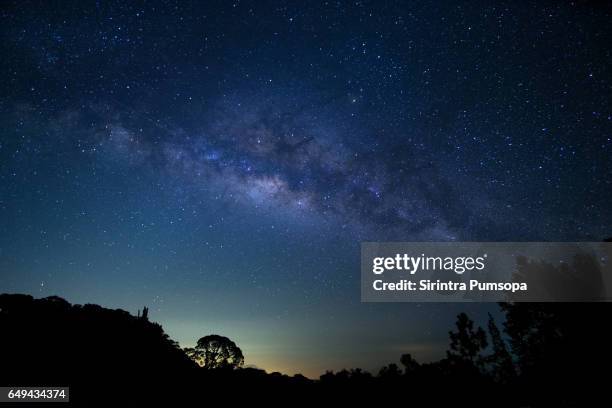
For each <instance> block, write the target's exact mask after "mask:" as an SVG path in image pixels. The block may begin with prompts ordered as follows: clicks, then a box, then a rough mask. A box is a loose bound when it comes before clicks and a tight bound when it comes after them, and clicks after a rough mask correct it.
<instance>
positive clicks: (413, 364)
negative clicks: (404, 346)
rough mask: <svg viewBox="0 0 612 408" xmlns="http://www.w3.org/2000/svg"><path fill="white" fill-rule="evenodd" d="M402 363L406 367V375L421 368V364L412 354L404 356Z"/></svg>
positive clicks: (401, 359) (401, 358)
mask: <svg viewBox="0 0 612 408" xmlns="http://www.w3.org/2000/svg"><path fill="white" fill-rule="evenodd" d="M400 363H402V365H403V366H404V373H406V374H408V373H412V372H414V371H416V370H417V369H418V368H419V363H418V362H417V361H416V360H415V359H414V358H413V357H412V355H411V354H408V353H406V354H402V356H401V357H400Z"/></svg>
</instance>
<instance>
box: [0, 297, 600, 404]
mask: <svg viewBox="0 0 612 408" xmlns="http://www.w3.org/2000/svg"><path fill="white" fill-rule="evenodd" d="M500 307H501V309H502V311H503V314H504V316H505V319H504V321H503V322H495V321H494V319H493V318H492V317H489V321H488V323H487V325H486V327H479V326H477V325H476V324H475V323H474V322H473V321H472V320H471V319H470V318H469V317H468V316H467V315H466V314H464V313H461V314H459V315H458V318H457V322H456V325H455V327H454V328H452V330H450V332H449V348H448V351H447V354H446V357H445V358H444V359H442V360H440V361H437V362H432V363H419V362H418V361H416V360H415V359H414V358H413V357H412V356H411V355H410V354H404V355H401V356H398V361H397V362H394V363H391V364H388V365H386V366H384V367H383V368H382V369H381V370H380V371H379V372H378V373H374V374H372V373H369V372H366V371H364V370H361V369H359V368H355V369H348V370H341V371H338V372H331V371H330V372H326V373H325V374H323V375H322V376H321V377H320V379H319V380H316V381H313V380H310V379H307V378H306V377H304V376H301V375H296V376H292V377H289V376H286V375H283V374H280V373H271V374H268V373H266V372H264V371H263V370H258V369H254V368H243V367H242V366H243V361H244V357H243V355H242V351H241V350H240V348H239V347H238V346H237V345H236V344H235V343H233V342H232V341H231V340H230V339H227V338H225V337H223V336H218V335H209V336H205V337H203V338H201V339H200V340H199V341H198V343H197V345H196V347H194V348H190V349H185V350H181V349H180V348H179V347H178V344H176V343H175V342H174V341H172V340H171V339H170V338H169V337H168V336H167V335H166V334H165V333H164V331H163V329H162V327H161V326H160V325H159V324H157V323H154V322H151V321H149V320H148V314H147V312H146V311H143V313H142V314H139V315H138V316H133V315H131V314H130V313H128V312H126V311H123V310H110V309H106V308H103V307H100V306H97V305H89V304H88V305H82V306H81V305H71V304H70V303H68V302H66V301H65V300H63V299H61V298H58V297H48V298H44V299H34V298H33V297H31V296H28V295H7V294H5V295H0V362H1V365H0V385H15V386H16V385H57V386H60V385H69V386H71V398H72V399H73V400H75V401H81V402H88V403H91V402H94V401H95V402H101V401H102V402H103V401H106V402H111V401H112V402H115V401H117V400H118V399H129V400H134V401H142V400H146V401H155V402H158V401H159V400H160V399H168V400H171V401H175V400H177V399H180V400H181V401H187V400H188V401H192V400H199V399H200V398H204V397H205V398H206V400H208V401H210V400H212V399H215V400H217V399H219V398H221V397H224V396H225V397H227V398H232V399H236V398H247V397H248V396H249V395H259V394H261V393H264V394H265V395H269V396H270V398H278V399H283V398H293V399H296V398H297V399H300V400H304V399H307V400H310V401H313V402H324V401H326V400H327V399H330V398H334V399H335V398H339V399H341V400H343V401H355V402H363V401H365V400H372V401H378V402H382V401H394V402H396V401H401V402H412V403H414V404H415V405H416V406H419V405H425V404H433V405H439V404H443V403H449V404H469V405H471V406H509V407H510V406H512V407H514V406H516V407H519V406H585V405H594V404H595V403H596V402H595V401H597V398H599V397H600V396H601V395H602V394H603V392H604V390H605V389H606V388H605V386H606V385H607V382H608V380H607V375H606V374H605V373H606V372H607V370H608V369H609V368H610V367H611V363H612V359H611V355H612V352H611V350H610V344H612V336H611V328H610V320H609V312H610V311H612V309H610V306H609V304H608V303H590V304H587V303H573V304H560V303H557V304H534V303H514V304H510V303H504V304H500ZM226 390H229V391H230V392H229V393H227V391H226ZM221 399H222V398H221ZM283 401H285V402H287V403H290V402H291V401H292V400H291V399H286V400H283ZM597 405H599V404H597Z"/></svg>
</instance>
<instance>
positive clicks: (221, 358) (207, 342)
mask: <svg viewBox="0 0 612 408" xmlns="http://www.w3.org/2000/svg"><path fill="white" fill-rule="evenodd" d="M184 350H185V353H187V355H188V356H189V357H190V358H191V359H192V360H194V361H195V362H196V363H198V364H199V365H200V366H201V367H203V368H206V369H219V368H229V369H233V368H237V367H242V365H243V364H244V356H243V355H242V350H240V347H238V346H237V345H236V343H234V342H233V341H231V340H230V339H228V338H227V337H224V336H219V335H217V334H211V335H208V336H204V337H202V338H201V339H199V340H198V343H197V344H196V346H195V347H194V348H185V349H184Z"/></svg>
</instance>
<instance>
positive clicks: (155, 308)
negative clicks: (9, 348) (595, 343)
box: [0, 1, 612, 377]
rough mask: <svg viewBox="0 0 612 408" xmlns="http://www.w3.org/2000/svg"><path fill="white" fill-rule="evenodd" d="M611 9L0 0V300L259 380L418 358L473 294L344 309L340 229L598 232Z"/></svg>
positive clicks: (387, 235)
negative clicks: (132, 333)
mask: <svg viewBox="0 0 612 408" xmlns="http://www.w3.org/2000/svg"><path fill="white" fill-rule="evenodd" d="M518 3H520V5H519V4H518ZM611 14H612V13H611V10H610V7H609V6H602V5H600V4H599V3H589V2H586V3H585V2H575V3H572V2H569V1H568V2H565V1H563V2H561V1H550V2H546V1H540V2H537V3H536V2H531V3H528V2H515V1H508V2H495V1H482V2H479V1H470V2H465V3H462V2H447V1H431V2H409V3H408V2H407V3H401V2H385V1H376V2H374V1H373V2H367V1H353V2H322V3H319V2H310V1H309V2H297V1H296V2H290V3H287V4H284V5H283V4H282V3H281V2H266V1H253V2H238V1H236V2H231V1H202V2H186V1H185V2H171V1H168V2H146V3H140V2H124V1H116V2H111V1H109V2H103V1H98V2H88V1H78V2H64V1H62V2H52V1H45V2H40V3H38V2H26V1H2V2H1V5H0V36H1V37H0V49H1V51H0V73H1V77H0V78H1V81H0V87H1V91H0V129H1V131H2V133H1V136H0V231H1V232H2V233H1V235H0V292H20V293H29V294H32V295H34V296H36V297H40V296H48V295H59V296H62V297H64V298H66V299H67V300H69V301H70V302H74V303H97V304H100V305H103V306H106V307H119V308H123V309H126V310H129V311H131V312H133V313H136V311H137V310H138V309H139V308H140V309H141V308H142V307H143V306H144V305H148V306H149V307H150V309H151V311H150V316H151V319H152V320H154V321H158V322H160V323H161V324H162V325H163V326H164V328H165V330H166V331H167V332H168V333H169V335H170V336H171V337H172V338H174V339H176V340H177V341H179V342H180V344H181V346H191V345H193V344H194V343H195V341H196V340H197V339H198V338H199V337H202V336H204V335H206V334H210V333H218V334H222V335H225V336H228V337H230V338H231V339H233V340H234V341H236V343H237V344H238V345H239V346H241V347H242V349H243V351H244V353H245V356H246V364H247V365H255V366H257V367H260V368H264V369H266V370H268V371H274V370H279V371H282V372H284V373H288V374H293V373H296V372H301V373H304V374H306V375H309V376H313V377H317V376H318V375H319V374H322V373H323V372H324V371H325V370H326V369H340V368H343V367H356V366H358V367H363V368H366V369H370V370H375V369H377V368H378V367H380V366H381V365H382V364H386V363H389V362H397V360H398V358H399V356H400V354H402V353H404V352H411V353H413V355H415V356H416V357H417V359H419V360H421V361H428V360H431V359H437V358H439V357H441V356H443V353H444V350H445V348H446V346H447V343H448V341H447V333H448V330H450V329H451V328H452V327H451V326H452V324H453V322H454V319H455V315H456V314H457V313H459V312H460V311H466V312H468V313H469V314H470V315H471V316H473V317H474V318H476V320H478V321H481V320H482V319H484V318H485V317H486V314H487V312H489V311H495V310H496V309H497V308H496V306H495V305H475V304H472V305H467V304H429V305H418V304H365V303H363V304H362V303H360V282H359V260H360V258H359V244H360V242H361V241H390V240H399V241H410V240H423V241H449V240H456V241H462V240H463V241H512V240H514V241H548V240H550V241H566V240H587V241H588V240H595V241H598V240H601V239H603V238H605V237H608V236H611V235H612V208H611V205H610V202H611V199H612V160H610V155H611V154H612V108H611V106H610V101H611V100H612V74H611V72H610V69H611V67H612V55H611V51H610V50H611V47H610V44H612V29H611V28H610V27H611V24H610V22H611V21H612V15H611Z"/></svg>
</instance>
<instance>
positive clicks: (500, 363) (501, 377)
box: [487, 313, 516, 383]
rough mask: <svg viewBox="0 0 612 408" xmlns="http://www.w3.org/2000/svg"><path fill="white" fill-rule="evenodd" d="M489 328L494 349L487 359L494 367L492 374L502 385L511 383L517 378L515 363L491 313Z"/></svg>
mask: <svg viewBox="0 0 612 408" xmlns="http://www.w3.org/2000/svg"><path fill="white" fill-rule="evenodd" d="M487 326H488V329H489V335H490V336H491V346H492V347H493V353H492V354H491V355H490V356H488V357H487V362H488V363H489V364H490V365H491V366H492V374H493V376H494V377H495V380H497V381H499V382H502V383H506V382H509V381H511V380H513V379H514V378H515V376H516V370H515V369H514V362H513V361H512V356H511V355H510V352H509V351H508V348H507V347H506V342H505V341H504V340H503V339H502V337H501V333H500V331H499V328H498V327H497V325H496V324H495V320H494V319H493V316H491V313H489V322H488V324H487Z"/></svg>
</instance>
